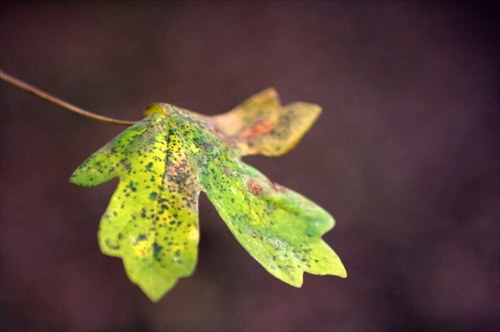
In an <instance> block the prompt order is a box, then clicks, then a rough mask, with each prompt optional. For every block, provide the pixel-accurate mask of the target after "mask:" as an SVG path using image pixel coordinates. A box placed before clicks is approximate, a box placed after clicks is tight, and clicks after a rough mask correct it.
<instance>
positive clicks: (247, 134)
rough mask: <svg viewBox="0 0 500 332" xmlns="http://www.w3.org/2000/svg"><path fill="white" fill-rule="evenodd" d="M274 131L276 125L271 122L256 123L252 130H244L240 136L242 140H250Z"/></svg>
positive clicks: (261, 121)
mask: <svg viewBox="0 0 500 332" xmlns="http://www.w3.org/2000/svg"><path fill="white" fill-rule="evenodd" d="M273 129H274V125H273V124H272V123H271V121H269V120H265V119H263V120H260V121H256V123H255V124H253V125H252V126H251V127H250V128H248V129H245V130H243V131H242V132H240V133H239V134H238V138H239V139H240V140H242V141H243V140H248V139H251V138H255V137H259V136H263V135H265V134H267V133H269V132H270V131H271V130H273Z"/></svg>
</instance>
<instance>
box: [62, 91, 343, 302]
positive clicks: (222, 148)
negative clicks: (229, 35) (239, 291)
mask: <svg viewBox="0 0 500 332" xmlns="http://www.w3.org/2000/svg"><path fill="white" fill-rule="evenodd" d="M320 112H321V108H320V107H319V106H317V105H314V104H309V103H293V104H290V105H285V106H282V105H281V103H280V101H279V99H278V96H277V94H276V91H275V90H274V89H268V90H265V91H263V92H261V93H260V94H258V95H256V96H254V97H252V98H250V99H248V100H247V101H245V102H244V103H243V104H242V105H240V106H238V107H236V108H235V109H233V110H231V111H230V112H228V113H225V114H222V115H217V116H212V117H209V116H203V115H200V114H197V113H194V112H190V111H188V110H185V109H182V108H179V107H176V106H173V105H169V104H152V105H150V106H149V107H148V108H147V109H146V115H147V117H146V118H145V119H143V120H141V121H139V122H137V123H136V124H134V125H133V126H131V127H130V128H128V129H126V130H125V131H124V132H122V133H121V134H119V135H118V136H117V137H115V138H114V139H113V140H111V141H110V142H109V143H108V144H106V145H105V146H103V147H102V148H101V149H99V150H98V151H97V152H95V153H94V154H92V155H91V156H90V157H89V158H88V159H87V160H86V161H85V162H84V163H83V164H82V165H80V166H79V167H78V169H77V170H76V171H75V172H74V173H73V175H72V176H71V179H70V181H71V182H72V183H74V184H77V185H81V186H87V187H92V186H96V185H99V184H102V183H104V182H106V181H109V180H111V179H113V178H115V177H119V178H120V182H119V184H118V188H117V189H116V191H115V193H114V194H113V197H112V198H111V201H110V203H109V206H108V208H107V210H106V212H105V214H104V215H103V217H102V219H101V223H100V226H99V232H98V239H99V245H100V247H101V250H102V252H103V253H105V254H107V255H111V256H117V257H121V258H122V259H123V262H124V265H125V269H126V271H127V274H128V276H129V278H130V280H131V281H132V282H134V283H136V284H138V285H139V286H140V287H141V289H142V290H143V291H144V292H145V293H146V294H147V296H148V297H149V298H150V299H151V300H152V301H157V300H159V299H160V298H161V297H162V296H163V295H164V294H165V293H166V292H167V291H168V290H170V289H171V288H172V287H173V286H174V285H175V283H176V282H177V280H178V279H179V278H181V277H187V276H189V275H191V274H192V273H193V271H194V268H195V266H196V260H197V247H198V240H199V227H198V196H199V193H200V191H204V192H205V193H206V195H207V197H208V198H209V200H210V201H211V202H212V203H213V204H214V206H215V207H216V209H217V211H218V212H219V214H220V216H221V217H222V219H223V220H224V221H225V222H226V224H227V226H228V227H229V229H230V230H231V232H232V233H233V234H234V236H235V237H236V239H237V240H238V241H239V242H240V243H241V245H242V246H243V247H244V248H245V249H246V250H247V251H248V252H249V253H250V255H252V256H253V257H254V258H255V259H256V260H257V261H258V262H259V263H260V264H262V266H263V267H264V268H265V269H266V270H267V271H268V272H269V273H271V274H272V275H274V276H275V277H277V278H279V279H280V280H282V281H284V282H286V283H288V284H290V285H293V286H296V287H300V286H301V285H302V277H303V273H304V272H309V273H312V274H317V275H324V274H331V275H338V276H341V277H345V276H346V271H345V268H344V266H343V265H342V263H341V261H340V259H339V257H338V256H337V255H336V254H335V252H334V251H333V250H332V249H331V248H330V247H329V246H328V245H327V244H326V243H325V242H324V241H323V240H322V239H321V236H322V235H323V234H325V233H326V232H327V231H329V230H330V229H331V228H332V227H333V226H334V220H333V218H332V217H331V216H330V215H329V214H328V213H327V212H326V211H325V210H323V209H322V208H320V207H319V206H317V205H316V204H314V203H313V202H311V201H310V200H308V199H306V198H305V197H303V196H301V195H299V194H297V193H295V192H293V191H292V190H290V189H287V188H285V187H282V186H280V185H278V184H276V183H273V182H271V181H270V180H269V179H268V178H267V177H265V176H264V175H263V174H262V173H260V172H259V171H258V170H256V169H255V168H253V167H251V166H249V165H247V164H245V163H244V162H242V161H241V157H242V156H244V155H248V154H263V155H268V156H273V155H281V154H283V153H286V152H287V151H289V150H290V149H292V148H293V147H294V146H295V145H296V144H297V143H298V142H299V141H300V139H301V138H302V136H303V135H304V134H305V132H306V131H307V130H308V129H309V128H310V127H311V125H312V124H313V122H314V121H315V120H316V118H317V117H318V116H319V114H320Z"/></svg>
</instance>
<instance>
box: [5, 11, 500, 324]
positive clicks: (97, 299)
mask: <svg viewBox="0 0 500 332" xmlns="http://www.w3.org/2000/svg"><path fill="white" fill-rule="evenodd" d="M1 6H2V7H1V66H2V68H3V69H4V70H5V71H7V72H10V73H12V74H14V75H16V76H18V77H20V78H22V79H25V80H27V81H28V82H30V83H32V84H34V85H36V86H38V87H41V88H43V89H45V90H47V91H49V92H51V93H53V94H55V95H57V96H60V97H61V98H64V99H66V100H68V101H70V102H72V103H75V104H76V105H79V106H81V107H83V108H86V109H89V110H92V111H94V112H97V113H100V114H103V115H108V116H113V117H117V118H121V119H131V120H138V119H141V117H142V111H143V109H144V108H145V106H147V105H148V104H150V103H152V102H157V101H159V102H168V103H172V104H176V105H179V106H182V107H185V108H188V109H191V110H193V111H196V112H200V113H205V114H216V113H221V112H224V111H226V110H228V109H230V108H231V107H233V106H235V105H236V104H238V103H239V102H241V101H243V100H244V99H245V98H247V97H249V96H250V95H252V94H254V93H256V92H258V91H260V90H262V89H264V88H267V87H270V86H274V87H276V88H277V90H278V92H279V93H280V95H281V97H282V100H283V102H285V103H287V102H292V101H296V100H301V101H309V102H315V103H317V104H320V105H321V106H323V108H324V112H323V114H322V116H321V118H320V120H319V121H318V122H317V123H316V125H315V126H314V127H313V129H312V131H311V132H310V133H308V134H307V135H306V136H305V138H304V140H303V141H302V142H301V144H300V145H299V146H298V147H297V148H296V149H295V150H294V151H292V152H291V153H289V154H288V155H286V156H283V157H281V158H263V157H253V158H248V159H247V161H248V162H249V163H251V164H252V165H254V166H256V167H258V168H259V169H261V170H262V171H263V172H264V173H265V174H267V175H268V176H269V177H270V178H271V179H272V180H274V181H277V182H279V183H281V184H283V185H285V186H288V187H290V188H293V189H295V190H297V191H298V192H300V193H302V194H304V195H305V196H307V197H309V198H311V199H312V200H314V201H316V202H317V203H319V204H320V205H321V206H323V207H325V208H326V209H327V210H328V211H330V212H331V213H332V214H333V215H334V216H335V218H336V220H337V226H336V227H335V228H334V230H333V231H332V232H330V233H328V234H327V235H326V236H325V237H324V238H325V240H326V241H327V242H328V243H329V244H330V245H331V246H332V247H333V248H334V249H335V250H336V251H337V253H338V254H339V255H340V257H341V258H342V259H343V261H344V263H345V266H346V268H347V270H348V273H349V275H348V278H347V279H341V278H336V277H318V276H310V275H306V276H305V283H304V286H303V287H302V288H301V289H295V288H293V287H290V286H288V285H286V284H284V283H282V282H280V281H278V280H276V279H275V278H273V277H272V276H271V275H269V274H268V273H267V272H266V271H265V270H264V269H263V268H262V267H261V266H260V265H258V264H257V263H256V262H255V260H254V259H253V258H251V257H250V256H249V255H248V254H247V253H246V252H245V251H244V250H243V249H242V248H241V247H240V246H239V244H238V243H237V242H236V240H235V239H234V238H233V237H232V236H231V234H230V233H229V231H228V230H227V228H226V226H225V225H224V223H223V222H222V221H221V219H220V218H219V217H218V215H217V213H216V211H215V210H214V208H213V207H212V206H211V205H210V202H208V200H207V199H206V197H205V196H203V195H202V197H201V202H200V225H201V243H200V253H199V264H198V267H197V269H196V271H195V273H194V275H193V276H192V277H191V278H188V279H182V280H181V281H180V282H179V283H178V285H177V286H176V287H175V288H174V289H173V290H172V291H171V292H170V293H168V294H167V295H166V296H165V298H164V299H163V300H161V301H160V302H159V303H157V304H153V303H151V302H149V300H148V299H147V298H146V296H145V295H144V294H142V293H141V291H140V290H139V289H138V288H137V287H136V286H135V285H133V284H132V283H130V282H129V281H128V279H127V277H126V275H125V271H124V269H123V266H122V263H121V261H120V260H119V259H116V258H111V257H107V256H104V255H102V254H101V253H100V252H99V248H98V246H97V241H96V232H97V227H98V223H99V219H100V217H101V215H102V213H103V212H104V210H105V208H106V206H107V203H108V200H109V198H110V196H111V194H112V192H113V190H114V187H115V186H116V181H113V182H112V183H109V184H106V185H103V186H100V187H97V188H94V189H85V188H79V187H75V186H72V185H70V184H69V183H68V178H69V176H70V175H71V173H72V171H73V170H74V169H75V168H76V167H77V166H78V165H79V164H80V163H81V162H82V161H83V160H84V159H85V158H86V157H87V156H88V155H90V153H92V152H93V151H95V150H96V149H98V148H99V147H100V146H102V145H103V144H104V143H106V142H107V141H108V140H109V139H111V138H112V137H114V136H115V135H116V134H117V133H119V132H120V131H121V130H123V128H122V127H119V126H114V125H109V124H103V123H99V122H95V121H92V120H88V119H85V118H82V117H79V116H76V115H73V114H70V113H68V112H66V111H64V110H62V109H61V108H58V107H56V106H54V105H50V104H48V103H45V102H43V101H41V100H39V99H36V98H34V97H32V96H30V95H29V94H27V93H25V92H23V91H20V90H18V89H16V88H14V87H11V86H9V85H7V84H5V83H2V84H1V268H2V269H1V328H2V330H25V329H28V330H50V329H59V330H132V331H136V330H137V329H140V330H145V331H148V330H182V329H187V330H210V329H212V330H221V329H224V330H340V329H342V330H399V329H410V330H411V329H414V330H420V329H450V330H468V329H474V330H495V329H496V330H498V329H499V328H500V327H499V316H498V313H499V223H498V222H499V140H498V138H499V136H498V128H499V93H498V91H499V90H498V87H499V73H498V64H499V62H498V54H499V53H498V50H499V49H498V46H497V45H498V38H497V37H498V25H497V22H498V7H496V6H495V5H493V3H482V4H481V5H480V6H477V5H474V4H472V3H435V2H424V3H413V2H387V3H385V2H383V3H378V2H334V3H331V2H302V3H287V4H285V3H281V2H270V3H268V2H245V3H232V2H224V3H212V2H210V3H208V2H207V3H199V2H195V3H188V2H182V3H160V2H152V3H140V4H139V3H121V2H119V3H117V2H104V3H98V2H88V3H87V2H69V3H68V2H54V3H41V4H38V3H21V4H17V3H9V2H2V5H1Z"/></svg>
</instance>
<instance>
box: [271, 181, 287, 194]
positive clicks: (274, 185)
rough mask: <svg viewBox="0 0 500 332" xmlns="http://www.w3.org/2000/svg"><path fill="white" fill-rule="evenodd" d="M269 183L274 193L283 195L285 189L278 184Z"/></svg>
mask: <svg viewBox="0 0 500 332" xmlns="http://www.w3.org/2000/svg"><path fill="white" fill-rule="evenodd" d="M269 183H270V184H271V188H273V190H274V191H277V192H279V193H281V194H283V193H285V191H286V188H285V187H283V186H280V185H279V184H277V183H275V182H272V181H269Z"/></svg>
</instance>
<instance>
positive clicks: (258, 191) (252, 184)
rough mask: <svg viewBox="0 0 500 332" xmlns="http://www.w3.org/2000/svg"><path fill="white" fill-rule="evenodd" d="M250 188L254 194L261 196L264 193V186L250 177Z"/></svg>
mask: <svg viewBox="0 0 500 332" xmlns="http://www.w3.org/2000/svg"><path fill="white" fill-rule="evenodd" d="M248 190H250V192H251V193H252V194H253V195H254V196H259V195H260V194H261V193H262V186H261V185H260V184H258V183H257V182H255V181H254V180H253V179H250V181H249V182H248Z"/></svg>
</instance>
